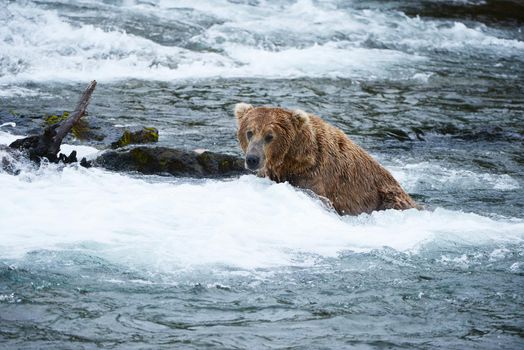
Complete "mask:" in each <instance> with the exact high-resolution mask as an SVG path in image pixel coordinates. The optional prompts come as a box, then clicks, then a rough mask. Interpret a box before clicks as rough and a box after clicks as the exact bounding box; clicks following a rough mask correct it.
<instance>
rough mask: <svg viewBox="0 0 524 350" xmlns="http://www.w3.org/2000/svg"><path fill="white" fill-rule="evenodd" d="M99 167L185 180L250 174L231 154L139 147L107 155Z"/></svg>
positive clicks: (240, 161) (104, 155) (242, 163)
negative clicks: (170, 176)
mask: <svg viewBox="0 0 524 350" xmlns="http://www.w3.org/2000/svg"><path fill="white" fill-rule="evenodd" d="M95 163H96V164H97V165H99V166H102V167H105V168H107V169H110V170H117V171H122V170H124V171H138V172H141V173H144V174H170V175H173V176H183V177H197V178H202V177H212V178H216V177H227V176H234V175H240V174H246V173H247V170H246V169H245V168H244V160H243V159H242V158H240V157H236V156H232V155H229V154H221V153H214V152H209V151H206V152H204V153H202V154H197V153H195V152H193V151H186V150H181V149H174V148H167V147H146V146H138V147H134V148H132V149H124V150H117V151H107V152H105V153H103V154H102V155H101V156H100V157H98V158H97V159H96V161H95Z"/></svg>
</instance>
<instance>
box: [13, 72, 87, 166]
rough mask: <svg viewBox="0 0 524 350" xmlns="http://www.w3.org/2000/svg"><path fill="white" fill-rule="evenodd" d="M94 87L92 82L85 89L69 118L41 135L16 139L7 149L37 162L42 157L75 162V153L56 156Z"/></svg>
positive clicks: (81, 114) (80, 115) (84, 108)
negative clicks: (11, 149)
mask: <svg viewBox="0 0 524 350" xmlns="http://www.w3.org/2000/svg"><path fill="white" fill-rule="evenodd" d="M95 87H96V81H95V80H93V81H92V82H91V83H90V84H89V86H88V87H87V88H86V89H85V91H84V93H83V94H82V96H81V97H80V100H79V101H78V104H77V106H76V108H75V110H74V111H73V113H71V114H70V116H69V118H67V119H66V120H64V121H62V122H61V123H59V124H56V125H51V126H48V127H47V128H45V129H44V132H43V134H42V135H35V136H29V137H25V138H23V139H18V140H16V141H14V142H13V143H11V144H10V145H9V147H11V148H15V149H18V150H21V151H24V152H27V153H28V155H29V159H31V160H34V161H37V162H38V161H40V159H41V158H42V157H45V158H47V159H49V161H51V162H58V161H59V160H63V161H65V162H71V161H75V160H76V152H74V153H72V154H71V155H69V156H68V157H66V156H64V155H62V154H61V155H58V152H60V145H61V144H62V141H63V140H64V138H65V137H66V136H67V134H68V133H69V132H70V131H71V129H72V128H73V126H74V125H75V124H76V123H77V122H78V121H79V120H80V118H82V116H84V114H85V111H86V108H87V106H88V104H89V100H90V99H91V95H92V94H93V91H94V90H95Z"/></svg>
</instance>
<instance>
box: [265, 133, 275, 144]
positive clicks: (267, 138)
mask: <svg viewBox="0 0 524 350" xmlns="http://www.w3.org/2000/svg"><path fill="white" fill-rule="evenodd" d="M272 140H273V135H271V134H267V135H266V137H264V141H266V143H270V142H271V141H272Z"/></svg>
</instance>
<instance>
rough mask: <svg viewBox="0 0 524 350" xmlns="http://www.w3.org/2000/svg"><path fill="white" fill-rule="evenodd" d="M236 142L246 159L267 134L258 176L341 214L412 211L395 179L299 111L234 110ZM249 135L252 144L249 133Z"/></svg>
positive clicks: (328, 127) (342, 137)
mask: <svg viewBox="0 0 524 350" xmlns="http://www.w3.org/2000/svg"><path fill="white" fill-rule="evenodd" d="M235 115H236V117H237V121H238V140H239V142H240V147H241V148H242V150H243V151H244V153H246V151H247V150H248V148H249V144H250V141H253V140H260V139H261V137H262V138H263V137H264V135H265V134H267V133H268V132H271V133H273V134H274V139H273V140H272V141H271V142H269V143H267V144H265V145H264V146H263V147H264V149H263V153H264V158H265V159H264V164H263V166H262V167H261V169H259V171H258V174H259V175H261V176H265V177H269V178H270V179H271V180H273V181H276V182H284V181H288V182H289V183H290V184H292V185H294V186H297V187H301V188H306V189H310V190H312V191H313V192H315V193H316V194H318V195H319V196H322V197H326V198H328V199H329V200H330V201H331V203H332V204H333V207H334V208H335V209H336V210H337V211H338V213H340V214H351V215H358V214H360V213H370V212H372V211H374V210H384V209H410V208H415V207H416V203H415V202H414V201H413V199H412V198H411V197H410V196H409V195H408V194H407V193H406V192H405V191H404V190H403V189H402V188H401V186H400V185H399V183H398V182H397V181H396V180H395V179H394V178H393V176H392V175H391V174H390V173H389V171H387V170H386V169H385V168H384V167H382V166H381V165H380V164H379V163H378V162H377V161H376V160H375V159H373V158H372V157H371V156H370V155H369V154H368V153H367V152H366V151H364V150H363V149H362V148H361V147H359V146H358V145H356V144H355V143H354V142H353V141H351V140H350V139H349V138H348V137H347V136H346V135H345V134H344V133H343V132H342V131H341V130H339V129H337V128H335V127H333V126H331V125H330V124H328V123H326V122H324V121H323V120H322V119H321V118H319V117H317V116H314V115H310V114H307V113H306V112H304V111H301V110H295V111H290V110H286V109H282V108H274V107H257V108H254V107H253V106H251V105H248V104H245V103H241V104H237V106H236V107H235ZM248 130H250V131H252V132H253V134H254V136H253V138H252V139H251V140H248V139H247V136H246V134H247V131H248Z"/></svg>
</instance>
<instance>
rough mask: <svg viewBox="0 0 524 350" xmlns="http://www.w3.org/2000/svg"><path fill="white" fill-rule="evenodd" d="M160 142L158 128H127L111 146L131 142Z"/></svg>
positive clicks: (122, 145) (115, 146) (117, 146)
mask: <svg viewBox="0 0 524 350" xmlns="http://www.w3.org/2000/svg"><path fill="white" fill-rule="evenodd" d="M153 142H158V130H157V129H155V128H146V127H144V128H142V129H141V130H136V131H132V130H125V131H124V134H123V135H122V136H121V137H120V138H119V139H118V140H117V141H115V142H113V143H112V144H111V148H120V147H125V146H128V145H131V144H144V143H153Z"/></svg>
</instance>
